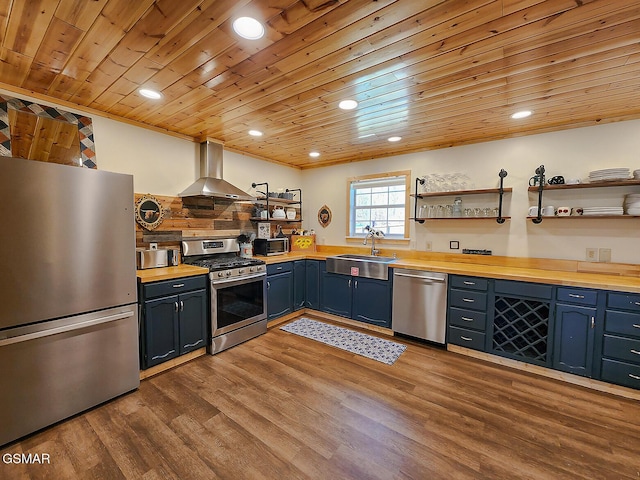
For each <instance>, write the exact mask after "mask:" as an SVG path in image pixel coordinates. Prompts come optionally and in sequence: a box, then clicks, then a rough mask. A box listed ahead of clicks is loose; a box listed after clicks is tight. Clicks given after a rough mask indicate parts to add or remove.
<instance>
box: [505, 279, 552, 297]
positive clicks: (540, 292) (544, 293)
mask: <svg viewBox="0 0 640 480" xmlns="http://www.w3.org/2000/svg"><path fill="white" fill-rule="evenodd" d="M495 289H496V294H507V295H515V296H516V297H530V298H546V299H549V300H551V297H552V294H553V287H552V286H551V285H544V284H540V283H528V282H515V281H511V280H496V283H495Z"/></svg>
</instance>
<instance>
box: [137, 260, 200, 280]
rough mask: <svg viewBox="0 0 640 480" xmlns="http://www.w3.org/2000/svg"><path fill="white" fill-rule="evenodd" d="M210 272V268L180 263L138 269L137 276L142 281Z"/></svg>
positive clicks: (169, 278)
mask: <svg viewBox="0 0 640 480" xmlns="http://www.w3.org/2000/svg"><path fill="white" fill-rule="evenodd" d="M207 273H209V270H208V269H206V268H202V267H196V266H193V265H185V264H182V265H178V266H175V267H160V268H149V269H147V270H138V271H137V272H136V276H137V277H138V279H139V280H140V282H141V283H148V282H157V281H158V280H173V279H175V278H182V277H192V276H194V275H203V274H207Z"/></svg>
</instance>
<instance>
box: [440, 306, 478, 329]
mask: <svg viewBox="0 0 640 480" xmlns="http://www.w3.org/2000/svg"><path fill="white" fill-rule="evenodd" d="M449 323H450V324H451V325H456V326H458V327H462V328H472V329H474V330H482V331H484V330H485V327H486V324H487V314H486V313H485V312H476V311H474V310H465V309H462V308H455V307H452V308H450V309H449Z"/></svg>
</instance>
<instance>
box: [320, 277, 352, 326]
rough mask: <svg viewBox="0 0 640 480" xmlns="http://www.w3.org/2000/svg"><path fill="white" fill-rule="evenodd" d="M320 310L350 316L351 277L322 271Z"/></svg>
mask: <svg viewBox="0 0 640 480" xmlns="http://www.w3.org/2000/svg"><path fill="white" fill-rule="evenodd" d="M320 291H321V294H320V295H321V299H320V310H321V311H323V312H327V313H333V314H334V315H340V316H341V317H348V318H351V277H350V276H347V275H339V274H336V273H329V272H323V273H322V286H321V287H320Z"/></svg>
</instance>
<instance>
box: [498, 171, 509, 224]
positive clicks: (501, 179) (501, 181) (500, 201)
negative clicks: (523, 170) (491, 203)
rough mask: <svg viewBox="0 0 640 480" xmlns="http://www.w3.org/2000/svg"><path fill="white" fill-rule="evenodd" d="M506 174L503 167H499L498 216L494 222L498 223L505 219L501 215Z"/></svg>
mask: <svg viewBox="0 0 640 480" xmlns="http://www.w3.org/2000/svg"><path fill="white" fill-rule="evenodd" d="M507 175H508V174H507V171H506V170H505V169H504V168H501V169H500V173H498V176H499V177H500V199H499V201H498V218H496V222H498V223H500V224H502V223H504V222H505V219H504V218H503V217H502V199H503V197H504V177H506V176H507Z"/></svg>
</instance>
